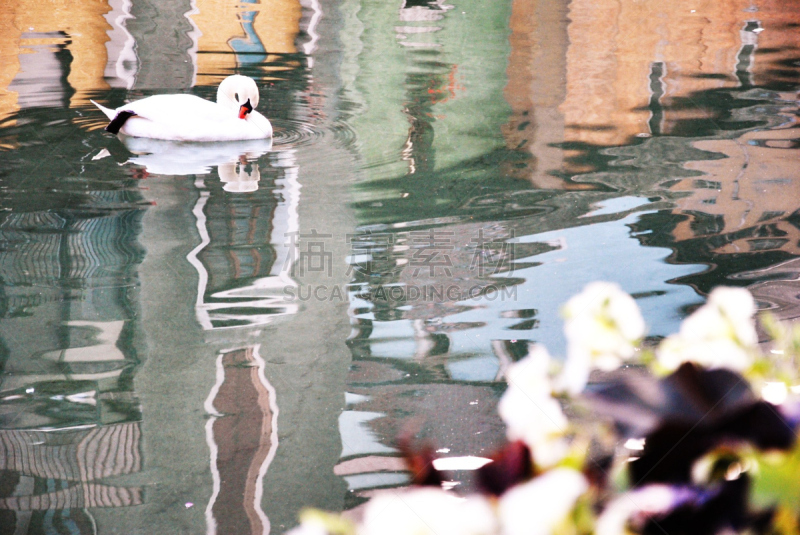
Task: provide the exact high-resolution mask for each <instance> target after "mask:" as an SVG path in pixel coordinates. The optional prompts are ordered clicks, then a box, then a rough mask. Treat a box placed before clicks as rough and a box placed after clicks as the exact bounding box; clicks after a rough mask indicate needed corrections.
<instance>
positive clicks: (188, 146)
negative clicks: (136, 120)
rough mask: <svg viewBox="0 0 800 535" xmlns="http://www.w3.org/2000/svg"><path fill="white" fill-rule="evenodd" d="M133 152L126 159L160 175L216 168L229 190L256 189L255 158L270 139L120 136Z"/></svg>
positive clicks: (201, 172)
mask: <svg viewBox="0 0 800 535" xmlns="http://www.w3.org/2000/svg"><path fill="white" fill-rule="evenodd" d="M120 139H121V140H122V143H123V144H124V145H125V147H126V148H127V149H128V150H129V151H130V152H131V153H132V154H133V155H132V156H131V157H130V158H128V160H127V162H126V163H132V164H136V165H140V166H143V167H144V168H145V169H146V170H147V172H148V173H151V174H159V175H205V174H209V173H211V172H212V168H213V167H216V168H217V174H218V176H219V179H220V180H221V181H222V183H223V186H222V188H223V189H224V190H225V191H229V192H231V193H247V192H253V191H256V190H258V182H259V180H260V179H261V174H260V172H259V170H258V165H257V164H256V160H258V158H259V157H261V156H263V155H264V154H266V153H268V152H270V151H271V150H272V140H271V139H253V140H247V141H227V142H215V143H184V142H180V141H164V140H160V139H147V138H140V137H128V136H120Z"/></svg>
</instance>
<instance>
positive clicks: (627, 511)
mask: <svg viewBox="0 0 800 535" xmlns="http://www.w3.org/2000/svg"><path fill="white" fill-rule="evenodd" d="M674 503H675V491H674V490H673V489H672V488H671V487H669V486H667V485H648V486H646V487H643V488H641V489H639V490H634V491H632V492H628V493H625V494H623V495H621V496H619V497H617V498H615V499H613V500H612V501H611V502H610V503H609V504H608V505H607V506H606V508H605V509H604V510H603V512H602V513H601V514H600V516H599V517H598V518H597V522H596V524H595V530H594V532H595V535H627V534H628V533H630V531H629V530H628V529H627V528H626V526H627V524H628V522H629V521H630V520H632V519H635V520H643V519H646V518H647V517H649V516H652V515H655V514H659V513H664V512H667V511H669V510H670V509H671V508H672V507H673V505H674ZM637 517H641V518H637Z"/></svg>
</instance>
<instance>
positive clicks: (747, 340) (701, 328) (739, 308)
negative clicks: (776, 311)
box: [657, 288, 758, 372]
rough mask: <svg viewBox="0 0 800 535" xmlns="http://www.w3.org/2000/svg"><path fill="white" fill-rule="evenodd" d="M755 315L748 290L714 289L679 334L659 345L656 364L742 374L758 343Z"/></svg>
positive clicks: (751, 362)
mask: <svg viewBox="0 0 800 535" xmlns="http://www.w3.org/2000/svg"><path fill="white" fill-rule="evenodd" d="M755 312H756V305H755V301H754V300H753V296H752V295H750V292H748V291H747V290H744V289H741V288H716V289H714V290H713V291H712V292H711V294H710V295H709V296H708V302H707V303H706V304H705V305H703V306H701V307H700V308H698V309H697V310H696V311H695V312H694V313H693V314H692V315H691V316H689V317H688V318H686V319H685V320H684V321H683V323H682V324H681V329H680V332H679V333H678V334H675V335H672V336H669V337H668V338H666V339H665V340H664V341H663V342H662V343H661V345H660V346H659V348H658V352H657V355H658V362H659V363H660V364H661V366H662V367H664V368H665V369H666V370H675V369H677V368H678V366H680V365H681V363H683V362H695V363H697V364H700V365H702V366H705V367H706V368H730V369H732V370H736V371H738V372H742V371H745V370H746V369H747V368H749V367H750V366H752V364H753V357H752V351H753V348H754V347H755V345H756V344H757V343H758V335H757V334H756V328H755V321H754V319H753V315H754V314H755Z"/></svg>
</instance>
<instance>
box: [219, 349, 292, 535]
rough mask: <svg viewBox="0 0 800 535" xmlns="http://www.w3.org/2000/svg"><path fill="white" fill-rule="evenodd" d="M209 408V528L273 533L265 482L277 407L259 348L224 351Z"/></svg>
mask: <svg viewBox="0 0 800 535" xmlns="http://www.w3.org/2000/svg"><path fill="white" fill-rule="evenodd" d="M206 410H207V411H208V412H210V413H211V414H213V415H214V416H213V417H212V418H211V419H210V420H209V422H208V424H207V426H206V437H207V441H208V445H209V448H210V450H211V473H212V475H213V478H214V494H213V495H212V497H211V500H210V501H209V504H208V508H207V509H206V519H207V522H208V532H209V533H220V534H223V533H251V534H253V535H255V534H262V533H263V534H266V533H269V531H270V524H269V519H268V518H267V516H266V515H265V514H264V511H263V510H262V509H261V496H262V492H263V483H262V480H263V478H264V475H265V474H266V472H267V468H268V467H269V464H270V463H271V462H272V459H273V457H274V456H275V451H276V450H277V448H278V428H277V422H278V405H277V401H276V397H275V389H274V388H273V387H272V385H271V384H270V383H269V381H267V379H266V377H264V361H263V359H262V358H261V357H260V356H259V354H258V346H255V347H246V348H243V349H235V350H230V351H224V352H222V353H221V354H220V355H219V357H218V359H217V384H216V385H215V386H214V388H213V389H212V391H211V394H210V395H209V398H208V401H207V402H206Z"/></svg>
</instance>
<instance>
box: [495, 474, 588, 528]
mask: <svg viewBox="0 0 800 535" xmlns="http://www.w3.org/2000/svg"><path fill="white" fill-rule="evenodd" d="M588 488H589V484H588V482H587V481H586V478H585V477H584V476H583V475H582V474H581V473H580V472H578V471H577V470H572V469H570V468H554V469H552V470H549V471H547V472H545V473H544V474H542V475H540V476H538V477H536V478H535V479H532V480H531V481H529V482H527V483H523V484H522V485H517V486H516V487H514V488H512V489H511V490H509V491H508V492H506V493H505V494H504V495H503V496H502V497H501V498H500V503H499V504H498V512H499V517H500V525H501V526H502V533H503V535H548V534H550V533H554V532H555V531H556V530H557V528H559V526H561V525H562V524H565V523H566V522H568V520H569V514H570V512H571V511H572V509H573V508H574V507H575V502H576V501H577V500H578V498H580V496H581V495H582V494H583V493H584V492H586V491H587V490H588Z"/></svg>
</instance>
